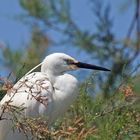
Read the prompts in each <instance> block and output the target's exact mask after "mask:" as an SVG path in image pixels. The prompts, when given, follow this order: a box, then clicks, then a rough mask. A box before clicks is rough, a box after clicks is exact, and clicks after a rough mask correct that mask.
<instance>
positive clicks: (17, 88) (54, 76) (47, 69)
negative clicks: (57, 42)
mask: <svg viewBox="0 0 140 140" xmlns="http://www.w3.org/2000/svg"><path fill="white" fill-rule="evenodd" d="M77 63H78V61H76V60H75V59H73V58H72V57H70V56H68V55H65V54H62V53H55V54H52V55H49V56H47V57H46V58H45V59H44V61H43V62H42V66H41V72H33V73H31V74H27V75H25V76H24V77H22V78H21V79H20V80H19V81H18V82H17V83H16V84H15V85H14V86H13V88H12V89H11V90H10V91H9V92H8V93H7V94H6V95H5V97H4V98H3V99H2V100H1V103H0V106H1V108H0V111H1V112H0V114H2V111H3V106H4V105H5V104H6V103H7V102H9V101H10V102H9V104H10V105H12V106H16V107H23V108H25V109H24V110H23V116H25V117H34V118H37V117H41V116H46V118H47V121H48V125H50V124H51V123H52V122H54V121H55V120H56V119H57V117H58V116H60V115H61V114H63V113H64V112H65V111H66V110H67V109H68V107H69V106H70V105H71V104H72V102H73V101H74V99H75V98H76V96H77V94H78V92H77V90H78V81H77V79H76V78H75V77H74V76H72V75H70V74H67V73H65V72H66V71H68V70H73V69H77V67H76V66H75V64H76V65H77ZM78 67H79V63H78ZM2 118H6V119H3V120H0V140H19V139H20V140H26V139H27V137H25V136H24V134H23V133H22V132H21V133H19V132H18V131H15V132H13V131H12V130H11V128H12V121H11V120H9V119H11V115H10V113H6V112H5V113H3V115H2Z"/></svg>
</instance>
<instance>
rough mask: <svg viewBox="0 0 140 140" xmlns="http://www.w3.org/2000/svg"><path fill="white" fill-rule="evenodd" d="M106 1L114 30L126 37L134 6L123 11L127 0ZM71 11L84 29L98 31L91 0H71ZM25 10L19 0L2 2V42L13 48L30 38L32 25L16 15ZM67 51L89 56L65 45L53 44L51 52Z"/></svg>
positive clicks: (0, 31)
mask: <svg viewBox="0 0 140 140" xmlns="http://www.w3.org/2000/svg"><path fill="white" fill-rule="evenodd" d="M104 3H105V4H107V3H110V4H111V9H112V14H111V15H112V18H113V19H114V21H115V22H114V28H113V31H114V32H116V36H117V38H118V39H121V38H123V37H125V35H126V31H127V30H128V27H129V25H130V22H129V21H131V19H132V16H133V9H134V6H133V5H131V7H130V8H129V10H127V12H124V11H121V10H120V9H121V6H122V5H123V4H124V3H126V0H124V1H122V0H117V1H112V0H104ZM71 4H72V6H71V8H72V9H71V12H72V15H73V19H74V20H75V22H76V23H77V24H78V25H79V26H80V28H81V29H82V30H91V31H96V28H95V26H94V21H95V17H94V15H93V14H92V12H91V11H90V10H89V7H90V0H71ZM24 13H25V11H24V10H23V9H22V8H21V7H20V5H19V1H18V0H12V1H11V0H1V2H0V44H10V46H9V47H11V48H12V49H20V48H21V47H25V44H27V43H28V41H29V40H30V30H31V29H30V27H29V26H28V25H25V24H24V23H22V22H21V21H19V20H16V19H15V16H17V15H20V14H24ZM50 36H52V37H56V38H57V36H55V34H53V33H50ZM57 51H59V52H65V53H68V54H70V55H72V56H76V57H78V58H79V59H83V60H84V59H85V60H86V59H87V58H88V56H87V55H84V56H86V57H85V58H82V56H83V53H84V52H80V53H79V55H78V56H77V51H78V50H77V49H71V50H70V49H69V50H68V49H67V47H65V46H61V47H56V46H53V47H51V48H50V49H49V52H50V53H51V52H57Z"/></svg>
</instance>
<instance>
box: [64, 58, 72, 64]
mask: <svg viewBox="0 0 140 140" xmlns="http://www.w3.org/2000/svg"><path fill="white" fill-rule="evenodd" d="M65 62H66V63H67V64H68V65H70V64H73V63H74V62H73V60H71V59H66V60H65Z"/></svg>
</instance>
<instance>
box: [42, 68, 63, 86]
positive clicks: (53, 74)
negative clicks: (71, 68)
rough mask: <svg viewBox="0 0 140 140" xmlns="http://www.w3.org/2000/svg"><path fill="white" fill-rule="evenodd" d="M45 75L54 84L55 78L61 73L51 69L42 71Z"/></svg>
mask: <svg viewBox="0 0 140 140" xmlns="http://www.w3.org/2000/svg"><path fill="white" fill-rule="evenodd" d="M43 73H45V74H46V75H47V77H48V79H49V81H50V82H51V83H52V84H55V82H56V78H57V77H59V76H61V75H63V73H56V72H53V71H51V70H46V71H45V72H43Z"/></svg>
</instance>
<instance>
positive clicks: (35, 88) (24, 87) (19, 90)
mask: <svg viewBox="0 0 140 140" xmlns="http://www.w3.org/2000/svg"><path fill="white" fill-rule="evenodd" d="M52 93H53V87H52V84H51V83H50V81H49V80H48V78H47V76H46V75H45V74H43V73H41V72H34V73H31V74H29V75H27V76H24V77H22V78H21V79H20V80H19V81H18V82H17V83H16V84H15V85H14V86H13V88H12V89H11V90H9V91H8V93H7V94H6V95H5V97H4V98H3V99H2V100H1V103H0V104H1V106H2V105H4V104H5V103H6V104H7V103H8V104H10V105H13V106H17V107H20V106H23V107H25V108H26V114H27V115H30V114H31V115H34V116H36V114H35V113H43V112H41V111H44V110H46V109H49V107H48V106H49V105H48V104H49V103H51V101H52V96H53V94H52ZM40 106H41V107H43V108H41V109H40ZM42 109H43V110H42Z"/></svg>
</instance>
